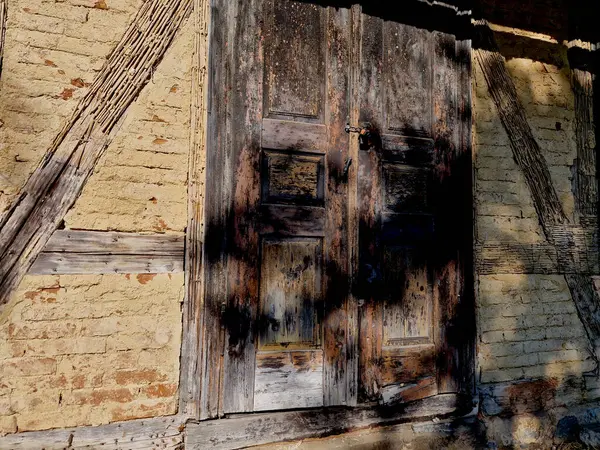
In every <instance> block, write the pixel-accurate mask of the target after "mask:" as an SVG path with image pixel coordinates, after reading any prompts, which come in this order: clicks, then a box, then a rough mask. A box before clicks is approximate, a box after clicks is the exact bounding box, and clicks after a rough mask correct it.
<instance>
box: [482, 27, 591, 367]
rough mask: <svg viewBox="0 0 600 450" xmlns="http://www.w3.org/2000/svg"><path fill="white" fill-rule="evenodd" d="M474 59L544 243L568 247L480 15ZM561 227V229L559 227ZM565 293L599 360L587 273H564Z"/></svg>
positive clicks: (539, 158) (556, 204) (536, 151)
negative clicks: (528, 193) (520, 174)
mask: <svg viewBox="0 0 600 450" xmlns="http://www.w3.org/2000/svg"><path fill="white" fill-rule="evenodd" d="M474 22H475V23H474V24H475V39H476V43H477V47H476V48H477V50H476V51H475V52H474V54H475V59H476V60H477V63H478V65H479V67H480V68H481V71H482V72H483V75H484V77H485V80H486V84H487V86H488V89H489V91H490V94H491V97H492V99H493V101H494V104H495V105H496V108H497V110H498V113H499V116H500V120H501V122H502V125H503V127H504V129H505V130H506V133H507V134H508V137H509V141H510V148H511V150H512V154H513V158H514V160H515V161H516V163H517V165H518V166H519V169H520V170H521V172H522V173H523V175H524V177H525V182H526V184H527V187H528V188H529V191H530V193H531V197H532V199H533V204H534V207H535V210H536V212H537V216H538V219H539V222H540V224H541V226H542V230H543V231H544V235H545V236H546V239H547V241H548V243H550V244H551V245H553V246H554V247H555V248H557V249H558V248H568V247H569V246H570V245H571V242H572V241H573V236H572V233H569V232H568V229H569V228H570V226H569V224H568V223H567V222H568V221H567V217H566V215H565V213H564V211H563V208H562V205H561V203H560V201H559V199H558V195H557V193H556V190H555V189H554V185H553V184H552V180H551V178H550V172H549V170H548V167H547V165H546V161H545V159H544V157H543V155H542V152H541V149H540V146H539V144H538V143H537V141H536V140H535V138H534V136H533V133H532V131H531V127H530V126H529V123H528V122H527V117H526V115H525V109H524V108H523V105H522V104H521V102H520V101H519V98H518V96H517V89H516V87H515V84H514V82H513V80H512V78H511V76H510V74H509V73H508V70H507V69H506V65H505V63H504V58H503V57H502V56H501V55H500V51H499V49H498V46H497V44H496V41H495V39H494V35H493V32H492V30H491V29H490V27H489V26H488V24H487V22H486V21H485V20H476V21H474ZM565 231H567V232H565ZM561 258H562V259H564V261H563V264H564V265H565V266H568V267H577V266H578V264H579V261H577V260H576V258H575V256H574V254H573V253H571V252H566V253H565V252H562V254H561ZM564 276H565V280H566V282H567V285H568V286H569V291H570V293H571V298H572V299H573V302H574V303H575V306H576V308H577V313H578V315H579V318H580V320H581V322H582V324H583V326H584V328H585V331H586V333H587V336H588V339H589V342H590V345H591V346H592V348H593V349H594V354H593V357H594V359H595V360H596V363H597V364H598V361H599V359H600V299H599V298H598V294H597V293H596V290H595V288H594V283H593V280H592V278H591V276H589V275H586V274H585V273H584V272H583V271H579V272H576V273H568V274H565V275H564Z"/></svg>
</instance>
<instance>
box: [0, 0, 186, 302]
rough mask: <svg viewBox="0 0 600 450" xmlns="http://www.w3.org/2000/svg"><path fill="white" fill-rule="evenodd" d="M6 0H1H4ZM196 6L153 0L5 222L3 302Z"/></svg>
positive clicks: (0, 247)
mask: <svg viewBox="0 0 600 450" xmlns="http://www.w3.org/2000/svg"><path fill="white" fill-rule="evenodd" d="M4 1H5V0H0V2H4ZM191 10H192V0H147V1H146V2H145V3H144V4H143V5H142V7H141V8H140V10H139V11H138V13H137V15H136V17H135V18H134V20H133V22H132V23H131V25H130V26H129V28H128V29H127V31H126V32H125V34H124V35H123V37H122V38H121V40H120V42H119V44H118V45H117V46H116V48H115V49H114V50H113V52H112V53H111V54H110V56H109V57H108V59H107V61H106V63H105V65H104V67H103V68H102V70H101V71H100V73H99V74H98V76H97V77H96V79H95V81H94V82H93V83H92V86H91V87H90V89H89V91H88V93H87V94H86V95H85V97H84V98H82V100H81V101H80V102H79V104H78V105H77V107H76V109H75V111H74V113H73V115H72V117H71V118H70V120H69V121H68V122H67V124H66V125H65V126H64V127H63V129H62V130H61V131H60V133H58V135H57V136H56V138H55V139H54V142H53V143H52V145H51V147H50V148H49V150H48V152H47V153H46V155H45V156H44V158H43V160H42V161H41V163H40V165H39V166H38V167H37V169H36V170H35V172H34V173H33V174H32V175H31V177H30V178H29V180H28V181H27V183H26V184H25V186H24V187H23V189H22V190H21V193H20V195H19V197H18V199H17V200H16V201H15V202H14V204H13V205H12V206H11V209H10V210H9V211H8V212H7V213H6V214H5V215H4V216H3V217H2V221H1V222H0V306H2V305H3V304H5V303H6V302H7V301H8V299H9V297H10V294H11V292H12V291H13V289H14V288H15V287H16V286H17V285H18V283H19V282H20V280H21V279H22V277H23V276H24V275H25V274H26V273H27V271H28V270H29V267H30V266H31V264H32V263H33V261H34V260H35V259H36V257H37V255H38V254H39V253H40V252H41V251H42V249H43V247H44V245H45V244H46V242H47V241H48V239H49V238H50V236H51V235H52V233H53V232H54V231H55V230H56V228H57V226H58V225H59V224H60V222H61V221H62V220H63V218H64V216H65V214H66V213H67V211H68V210H69V208H70V207H71V206H72V205H73V203H74V202H75V200H76V199H77V197H78V196H79V194H80V193H81V190H82V189H83V186H84V184H85V182H86V180H87V179H88V177H89V175H90V174H91V173H92V171H93V169H94V166H95V165H96V162H97V161H98V159H99V158H100V156H101V155H102V153H103V151H104V150H105V149H106V147H107V146H108V144H109V143H110V141H111V140H112V138H113V137H114V135H115V132H116V129H117V128H118V124H119V122H120V120H121V119H122V117H123V115H124V113H125V112H126V111H127V108H128V107H129V105H130V104H131V103H132V102H133V101H134V100H135V98H136V97H137V96H138V95H139V93H140V91H141V90H142V88H143V87H144V86H145V85H146V84H147V82H148V81H149V80H150V78H151V76H152V72H153V70H154V69H155V68H156V66H157V65H158V63H159V62H160V61H161V59H162V58H163V56H164V54H165V52H166V50H167V48H168V47H169V45H170V44H171V42H172V41H173V38H174V36H175V34H176V32H177V30H179V29H180V27H181V25H182V23H183V21H184V20H185V18H186V17H187V16H188V15H189V13H190V12H191Z"/></svg>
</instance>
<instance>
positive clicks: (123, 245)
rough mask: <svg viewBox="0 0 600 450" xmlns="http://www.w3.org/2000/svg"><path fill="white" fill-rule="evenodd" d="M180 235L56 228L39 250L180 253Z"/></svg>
mask: <svg viewBox="0 0 600 450" xmlns="http://www.w3.org/2000/svg"><path fill="white" fill-rule="evenodd" d="M184 246H185V237H184V236H174V235H166V234H137V233H120V232H115V231H80V230H56V231H55V232H54V234H53V235H52V237H51V238H50V240H49V241H48V243H47V244H46V246H45V247H44V249H43V250H42V251H43V252H48V253H51V252H54V253H87V254H118V255H176V256H179V255H183V250H184Z"/></svg>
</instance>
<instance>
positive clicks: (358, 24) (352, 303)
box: [346, 5, 362, 406]
mask: <svg viewBox="0 0 600 450" xmlns="http://www.w3.org/2000/svg"><path fill="white" fill-rule="evenodd" d="M361 10H362V7H361V6H360V5H353V6H352V7H351V10H350V14H351V18H350V20H351V30H352V31H351V37H352V40H351V43H350V45H351V48H350V52H351V53H350V87H349V89H350V96H349V98H350V104H349V109H350V116H349V117H350V123H351V124H356V123H358V120H359V116H360V95H361V93H360V50H361V48H360V47H361V44H360V41H361V30H362V14H361V12H362V11H361ZM348 152H349V157H350V159H351V160H352V164H351V165H350V171H349V173H348V230H349V232H348V249H349V252H350V254H349V268H348V277H349V280H350V281H349V284H350V286H351V292H350V295H349V297H348V308H347V314H348V331H347V333H348V335H347V346H348V349H347V352H348V357H347V369H346V370H347V377H346V380H347V387H346V391H347V401H346V403H347V405H348V406H356V405H357V403H358V371H359V354H360V353H359V352H360V347H359V339H360V328H359V307H358V301H359V298H358V296H357V292H355V289H354V286H355V285H356V281H357V275H358V273H359V232H358V207H359V206H358V205H359V203H358V165H359V150H358V139H350V142H349V147H348Z"/></svg>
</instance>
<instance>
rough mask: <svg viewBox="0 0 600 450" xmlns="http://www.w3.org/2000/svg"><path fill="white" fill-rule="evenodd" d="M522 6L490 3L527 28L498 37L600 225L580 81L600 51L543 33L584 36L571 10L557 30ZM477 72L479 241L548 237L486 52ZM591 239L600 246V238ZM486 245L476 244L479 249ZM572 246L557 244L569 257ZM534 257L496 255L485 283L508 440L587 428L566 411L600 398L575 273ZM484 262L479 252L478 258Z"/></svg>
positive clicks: (549, 156)
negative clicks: (580, 116) (581, 154)
mask: <svg viewBox="0 0 600 450" xmlns="http://www.w3.org/2000/svg"><path fill="white" fill-rule="evenodd" d="M483 3H484V4H485V3H486V2H485V1H484V2H483ZM488 3H489V2H488ZM528 3H530V2H525V7H526V6H527V4H528ZM538 3H539V2H538ZM484 6H485V5H484ZM484 11H485V8H484ZM505 12H506V11H505ZM520 12H521V11H520V10H519V8H514V12H511V14H508V15H506V16H501V15H499V14H501V11H500V12H499V11H496V10H488V11H487V13H488V16H487V18H488V19H490V20H491V21H494V22H496V23H498V22H499V23H501V24H502V25H505V26H513V27H518V28H521V29H522V30H523V29H524V30H525V31H526V32H527V34H528V35H515V34H512V33H510V30H507V31H506V32H496V33H495V38H496V41H497V43H498V45H499V47H500V52H501V54H502V55H503V56H504V57H505V59H506V67H507V68H508V71H509V73H510V75H511V77H512V80H513V82H514V83H515V85H516V88H517V93H518V96H519V100H520V102H521V103H522V104H523V106H524V108H525V111H526V116H527V120H528V123H529V125H530V126H531V128H532V132H533V135H534V137H535V138H536V140H537V142H538V143H539V145H540V147H541V151H542V154H543V156H544V159H545V161H546V163H547V165H548V168H549V171H550V174H551V178H552V183H553V187H554V189H555V190H556V191H557V194H558V197H559V199H560V202H561V204H562V207H563V210H564V211H565V213H566V215H567V218H568V221H569V223H571V224H577V225H579V226H582V227H586V226H591V228H593V230H594V231H596V232H597V222H596V221H597V218H596V217H594V218H593V219H594V220H593V221H592V222H591V223H592V224H591V225H589V222H587V223H586V222H585V217H583V220H580V219H581V214H579V213H578V211H577V205H576V200H575V196H574V192H576V181H575V179H574V178H575V176H576V171H577V167H576V165H577V158H578V152H577V144H576V141H575V131H576V130H575V126H576V125H575V104H574V95H573V88H572V85H571V70H572V69H574V68H579V69H583V70H586V71H590V72H592V71H595V62H594V61H593V59H592V56H593V54H592V52H590V51H589V50H584V49H581V48H579V49H577V48H575V49H567V47H566V46H564V45H561V44H558V43H555V42H551V39H549V38H548V37H544V36H536V35H535V34H534V33H535V32H542V33H544V34H548V35H551V36H553V37H556V38H558V39H560V38H561V37H562V38H565V39H566V38H567V37H568V36H573V35H574V34H573V29H572V28H569V23H568V19H569V16H568V15H563V16H564V17H563V18H562V19H561V20H564V21H566V22H567V23H564V22H563V23H562V24H559V25H556V28H553V29H552V30H548V28H543V27H542V28H540V27H536V26H535V23H533V24H531V26H532V27H533V28H526V25H527V24H524V23H523V22H522V19H523V18H522V17H519V14H518V13H520ZM550 14H552V12H550ZM525 16H526V15H525ZM511 17H512V19H511ZM526 17H528V18H529V16H526ZM557 17H558V15H557ZM572 17H573V16H572V15H571V19H572ZM495 19H496V20H495ZM518 19H521V22H519V20H518ZM571 24H572V23H571ZM544 25H545V26H546V25H547V23H546V24H544ZM561 27H563V28H561ZM559 42H560V40H559ZM473 81H474V101H473V103H474V135H475V136H474V142H475V149H474V162H475V163H474V166H475V170H476V175H475V215H476V235H475V236H476V237H475V239H476V247H477V248H478V249H480V248H482V247H483V248H485V246H486V244H489V243H490V242H491V243H497V242H503V243H507V244H510V245H512V246H513V248H528V249H534V248H540V246H541V245H545V244H546V238H545V236H544V233H543V231H542V228H541V226H540V223H539V219H538V217H537V214H536V211H535V208H534V205H533V203H532V200H531V195H530V193H529V189H528V188H527V185H526V183H525V179H524V177H523V174H522V173H521V171H520V169H519V168H518V166H517V164H516V162H515V161H514V159H513V157H512V150H511V148H510V143H509V140H508V136H507V134H506V131H505V129H504V127H503V125H502V123H501V121H500V118H499V115H498V112H497V109H496V107H495V105H494V103H493V101H492V99H491V97H490V93H489V91H488V88H487V85H486V81H485V79H484V77H483V75H482V74H481V71H480V69H479V67H478V65H477V63H474V75H473ZM597 98H598V96H597V95H596V100H597ZM596 123H597V121H596ZM591 251H592V252H593V253H594V254H597V253H596V249H592V250H591ZM541 254H542V253H541V252H540V253H538V256H539V255H541ZM508 256H509V255H507V257H508ZM511 256H514V255H511ZM482 257H483V255H482V254H481V253H478V254H476V260H477V259H480V258H482ZM563 257H564V255H561V254H555V255H554V258H555V259H556V260H557V263H558V264H560V262H561V258H563ZM528 264H529V265H531V264H530V262H529V263H528V262H527V261H518V260H515V261H513V265H514V267H516V268H519V269H518V270H514V271H513V273H510V272H511V271H510V270H505V269H506V264H500V268H501V269H502V270H498V271H497V272H494V268H491V270H490V268H489V267H487V268H486V270H487V271H484V272H482V273H480V274H479V276H478V283H477V286H476V289H477V292H478V295H477V306H478V330H479V336H478V337H479V340H478V362H479V374H478V375H479V379H478V382H479V390H480V398H481V401H482V403H481V410H482V413H483V414H484V416H487V419H486V425H487V432H488V436H489V437H490V438H492V439H494V440H496V441H497V443H498V444H500V445H515V444H533V443H539V442H552V439H553V438H555V436H557V435H561V436H560V437H561V438H563V439H575V438H576V435H573V434H572V432H573V431H574V430H575V428H576V426H577V424H576V421H575V422H573V423H575V425H573V426H571V427H570V428H569V429H568V430H566V431H565V429H562V430H561V429H560V427H559V430H558V431H556V425H557V422H558V421H559V419H561V416H563V415H565V414H567V411H568V408H569V407H572V408H574V407H576V406H577V405H578V404H582V403H585V402H586V401H591V400H597V399H598V391H597V383H598V379H597V374H596V373H595V371H596V370H597V367H596V362H595V361H594V357H593V354H594V349H593V348H592V346H591V344H590V341H589V339H588V338H587V335H586V330H585V329H584V327H583V325H582V323H581V320H580V319H579V316H578V312H577V308H576V307H575V303H574V301H573V299H572V298H571V294H570V292H569V287H568V285H567V283H566V280H565V276H564V275H561V274H560V273H561V270H560V269H558V268H556V269H550V270H533V271H528V270H523V267H527V266H528ZM596 264H597V262H594V264H593V265H594V266H596ZM480 268H481V264H480V262H477V263H476V270H478V269H480ZM539 268H542V264H540V265H539ZM594 270H597V269H594ZM582 273H588V272H587V269H582ZM594 274H595V272H594V273H590V276H591V275H594ZM561 408H564V409H562V412H557V411H561ZM551 410H553V412H551ZM561 423H564V421H562V422H561ZM555 433H556V434H555Z"/></svg>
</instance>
